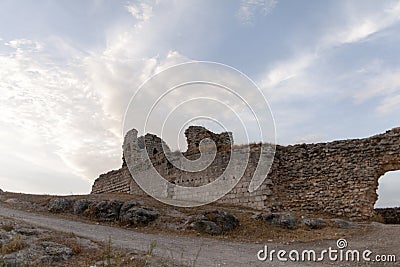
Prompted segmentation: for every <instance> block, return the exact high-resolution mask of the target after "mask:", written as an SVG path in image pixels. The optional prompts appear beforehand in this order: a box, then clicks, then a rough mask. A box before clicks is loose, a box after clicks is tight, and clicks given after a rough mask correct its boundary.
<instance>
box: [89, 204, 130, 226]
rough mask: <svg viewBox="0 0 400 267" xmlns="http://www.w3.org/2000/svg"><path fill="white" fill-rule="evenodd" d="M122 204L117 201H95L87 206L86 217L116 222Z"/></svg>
mask: <svg viewBox="0 0 400 267" xmlns="http://www.w3.org/2000/svg"><path fill="white" fill-rule="evenodd" d="M122 204H123V202H121V201H119V200H103V201H98V202H97V201H95V202H93V203H91V204H89V208H88V213H87V214H88V215H89V216H92V217H93V218H94V219H96V220H99V221H116V220H118V218H119V212H120V209H121V207H122Z"/></svg>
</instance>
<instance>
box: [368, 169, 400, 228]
mask: <svg viewBox="0 0 400 267" xmlns="http://www.w3.org/2000/svg"><path fill="white" fill-rule="evenodd" d="M377 194H378V200H377V201H376V202H375V205H374V208H375V211H376V212H378V213H379V214H380V215H381V216H382V217H383V219H384V222H385V223H395V224H400V171H390V172H387V173H385V174H384V175H383V176H382V177H381V178H379V180H378V190H377Z"/></svg>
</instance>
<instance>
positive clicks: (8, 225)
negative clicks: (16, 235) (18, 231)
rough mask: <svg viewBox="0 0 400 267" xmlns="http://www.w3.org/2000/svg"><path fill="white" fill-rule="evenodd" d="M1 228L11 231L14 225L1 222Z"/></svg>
mask: <svg viewBox="0 0 400 267" xmlns="http://www.w3.org/2000/svg"><path fill="white" fill-rule="evenodd" d="M0 228H1V229H3V230H4V231H6V232H11V231H12V230H14V225H12V224H3V225H1V226H0Z"/></svg>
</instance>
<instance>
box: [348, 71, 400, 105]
mask: <svg viewBox="0 0 400 267" xmlns="http://www.w3.org/2000/svg"><path fill="white" fill-rule="evenodd" d="M370 76H372V75H371V74H370ZM395 92H400V70H399V69H395V70H386V71H382V70H380V73H379V74H374V75H373V76H372V77H371V78H368V79H367V80H366V82H365V88H363V89H361V90H359V91H357V92H356V93H355V94H354V100H355V101H356V103H362V102H364V101H366V100H368V99H371V98H373V97H376V96H388V95H391V94H393V93H395Z"/></svg>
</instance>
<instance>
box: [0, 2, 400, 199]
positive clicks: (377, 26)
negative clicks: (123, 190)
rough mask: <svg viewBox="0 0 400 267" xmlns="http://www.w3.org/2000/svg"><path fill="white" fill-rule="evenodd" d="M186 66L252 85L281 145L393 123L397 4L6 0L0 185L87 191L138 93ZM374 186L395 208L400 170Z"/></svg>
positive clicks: (398, 78)
mask: <svg viewBox="0 0 400 267" xmlns="http://www.w3.org/2000/svg"><path fill="white" fill-rule="evenodd" d="M190 60H201V61H214V62H220V63H223V64H227V65H229V66H232V67H234V68H236V69H238V70H240V71H241V72H243V73H245V74H246V75H248V76H249V77H250V78H251V79H252V80H254V81H255V82H256V84H257V85H258V86H259V87H260V89H261V90H262V92H263V93H264V95H265V97H266V98H267V100H268V101H269V104H270V107H271V110H272V112H273V115H274V118H275V124H276V133H277V134H276V139H277V143H279V144H293V143H299V142H322V141H330V140H335V139H346V138H360V137H367V136H370V135H373V134H377V133H380V132H383V131H385V130H387V129H391V128H393V127H396V126H400V121H399V118H400V2H399V1H366V0H358V1H336V0H335V1H279V0H247V1H246V0H243V1H239V0H238V1H230V0H225V1H211V0H210V1H206V0H204V1H194V0H193V1H183V0H182V1H177V0H175V1H174V0H165V1H164V0H163V1H160V0H149V1H105V0H87V1H78V0H72V1H71V0H68V1H67V0H65V1H63V0H61V1H51V0H38V1H22V0H16V1H15V0H3V1H1V2H0V90H1V94H0V114H1V116H0V137H1V139H0V140H1V141H0V151H1V152H0V188H2V189H3V190H10V191H18V192H31V193H56V194H70V193H74V194H77V193H88V192H89V191H90V187H91V183H92V182H93V180H94V179H95V178H96V177H97V176H98V175H99V174H100V173H103V172H105V171H108V170H111V169H116V168H118V167H119V166H120V164H121V156H122V155H121V153H122V152H121V141H122V134H121V132H122V120H123V116H124V112H125V110H126V108H127V105H128V102H129V99H130V98H131V97H132V95H133V94H134V92H135V90H136V89H137V88H138V87H139V86H140V85H141V84H142V83H143V82H144V81H145V80H146V79H148V78H149V77H151V76H152V75H153V74H155V73H157V72H160V71H162V70H163V69H165V68H167V67H169V66H172V65H174V64H177V63H183V62H187V61H190ZM396 178H397V180H396ZM380 181H381V188H380V194H382V195H383V194H384V196H386V198H385V199H382V200H380V201H382V202H381V204H382V205H396V204H397V205H399V204H400V199H399V197H397V199H396V196H399V195H400V194H399V193H398V190H399V188H400V174H396V173H389V174H387V175H386V176H385V177H384V178H383V179H381V180H380Z"/></svg>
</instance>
